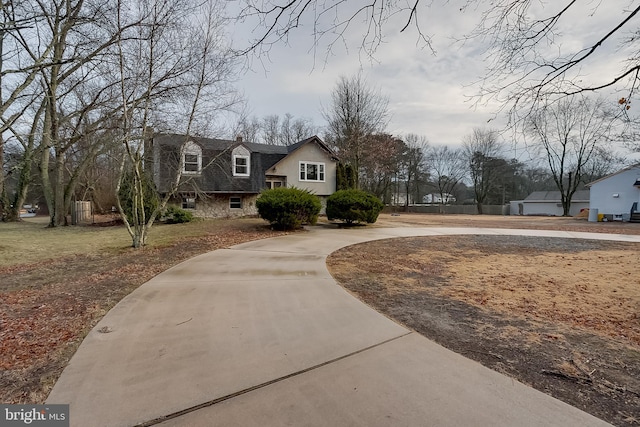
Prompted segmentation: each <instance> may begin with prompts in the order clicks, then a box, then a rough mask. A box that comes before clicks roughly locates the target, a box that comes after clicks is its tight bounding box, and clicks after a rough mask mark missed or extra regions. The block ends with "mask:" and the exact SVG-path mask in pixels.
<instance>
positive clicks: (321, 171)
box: [298, 161, 327, 182]
mask: <svg viewBox="0 0 640 427" xmlns="http://www.w3.org/2000/svg"><path fill="white" fill-rule="evenodd" d="M303 165H304V168H303ZM309 165H316V166H318V171H317V174H318V179H309V178H308V177H307V175H308V171H309V169H308V166H309ZM303 172H304V178H303V177H302V173H303ZM326 175H327V167H326V164H325V163H324V162H304V161H301V162H298V181H301V182H325V179H326Z"/></svg>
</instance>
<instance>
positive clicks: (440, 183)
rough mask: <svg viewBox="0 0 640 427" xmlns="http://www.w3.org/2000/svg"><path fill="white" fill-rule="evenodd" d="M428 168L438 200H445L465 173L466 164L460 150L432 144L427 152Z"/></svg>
mask: <svg viewBox="0 0 640 427" xmlns="http://www.w3.org/2000/svg"><path fill="white" fill-rule="evenodd" d="M427 157H428V162H427V165H428V170H429V173H430V174H431V179H432V180H433V182H434V183H435V186H436V189H437V191H438V194H439V196H440V200H447V199H448V196H447V195H448V194H453V192H454V189H455V188H456V186H457V185H458V184H459V183H460V182H462V180H463V179H464V177H465V175H466V173H467V164H466V161H465V155H464V152H463V151H462V150H453V149H450V148H449V147H448V146H446V145H437V146H433V147H432V148H431V149H430V150H429V152H428V155H427Z"/></svg>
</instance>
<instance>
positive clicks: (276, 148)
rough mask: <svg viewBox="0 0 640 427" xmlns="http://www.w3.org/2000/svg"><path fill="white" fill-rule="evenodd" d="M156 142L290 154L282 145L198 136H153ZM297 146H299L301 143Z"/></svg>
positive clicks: (211, 148)
mask: <svg viewBox="0 0 640 427" xmlns="http://www.w3.org/2000/svg"><path fill="white" fill-rule="evenodd" d="M153 139H154V141H156V142H157V143H158V144H160V145H167V146H173V147H180V146H181V145H182V144H184V143H185V142H186V141H193V142H195V143H197V144H199V145H201V146H202V148H204V149H210V150H217V151H222V150H225V149H227V148H229V147H233V146H235V145H239V144H242V145H244V146H245V147H247V148H248V149H249V150H250V151H252V152H254V153H263V154H288V153H289V152H290V150H289V147H285V146H282V145H267V144H257V143H255V142H245V141H242V142H240V141H232V140H230V139H217V138H201V137H198V136H190V137H186V136H185V135H177V134H157V135H154V136H153ZM306 141H307V140H306V139H305V140H304V141H300V142H299V143H297V144H294V145H298V144H300V143H301V142H306Z"/></svg>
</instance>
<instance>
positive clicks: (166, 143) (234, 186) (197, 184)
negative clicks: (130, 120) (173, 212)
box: [145, 134, 338, 217]
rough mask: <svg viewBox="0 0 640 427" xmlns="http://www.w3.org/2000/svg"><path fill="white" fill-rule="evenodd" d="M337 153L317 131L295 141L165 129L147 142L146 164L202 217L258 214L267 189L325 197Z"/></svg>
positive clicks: (161, 185) (159, 184) (332, 186)
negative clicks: (259, 140)
mask: <svg viewBox="0 0 640 427" xmlns="http://www.w3.org/2000/svg"><path fill="white" fill-rule="evenodd" d="M337 162H338V158H337V157H336V155H335V153H334V152H333V151H332V150H331V149H330V148H329V147H328V146H327V145H326V144H325V143H324V142H323V141H322V140H321V139H320V138H318V137H317V136H312V137H311V138H307V139H305V140H302V141H300V142H298V143H296V144H293V145H290V146H276V145H266V144H256V143H250V142H244V141H242V138H240V137H238V138H237V139H236V140H235V141H231V140H222V139H212V138H199V137H185V136H184V135H175V134H160V135H154V136H153V137H151V138H150V139H148V140H147V141H145V168H146V170H147V171H148V172H149V173H150V174H151V175H152V176H153V182H154V184H155V186H156V188H157V190H158V192H159V193H160V194H161V195H164V194H167V193H169V192H171V189H172V188H174V187H175V185H176V182H177V178H178V177H179V183H178V186H177V191H176V192H175V194H174V195H173V196H172V200H171V201H170V203H173V204H176V205H178V206H181V207H182V208H184V209H187V210H191V211H193V213H194V214H195V215H197V216H201V217H229V216H244V215H254V214H257V210H256V206H255V201H256V199H257V197H258V195H259V193H260V191H262V190H263V189H265V188H277V187H297V188H302V189H307V190H309V191H311V192H313V193H314V194H316V195H317V196H319V197H320V198H321V199H322V200H324V199H326V197H328V196H329V195H331V194H333V193H334V192H335V190H336V166H337Z"/></svg>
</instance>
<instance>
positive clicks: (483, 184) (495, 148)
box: [463, 128, 504, 214]
mask: <svg viewBox="0 0 640 427" xmlns="http://www.w3.org/2000/svg"><path fill="white" fill-rule="evenodd" d="M463 149H464V153H465V158H466V161H467V166H468V168H469V169H468V172H469V177H470V178H471V182H472V184H473V192H474V196H475V202H476V208H477V211H478V214H482V205H483V204H484V203H485V201H486V199H487V197H488V196H489V193H490V192H491V191H492V190H493V188H494V187H495V186H496V183H497V179H498V177H499V176H500V172H499V169H498V168H497V165H498V162H499V161H500V160H504V159H502V158H500V157H499V154H500V152H501V150H502V146H501V144H500V143H499V142H498V133H497V132H496V131H495V130H485V129H479V128H475V129H473V132H472V133H471V134H470V135H467V137H465V139H464V141H463Z"/></svg>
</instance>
